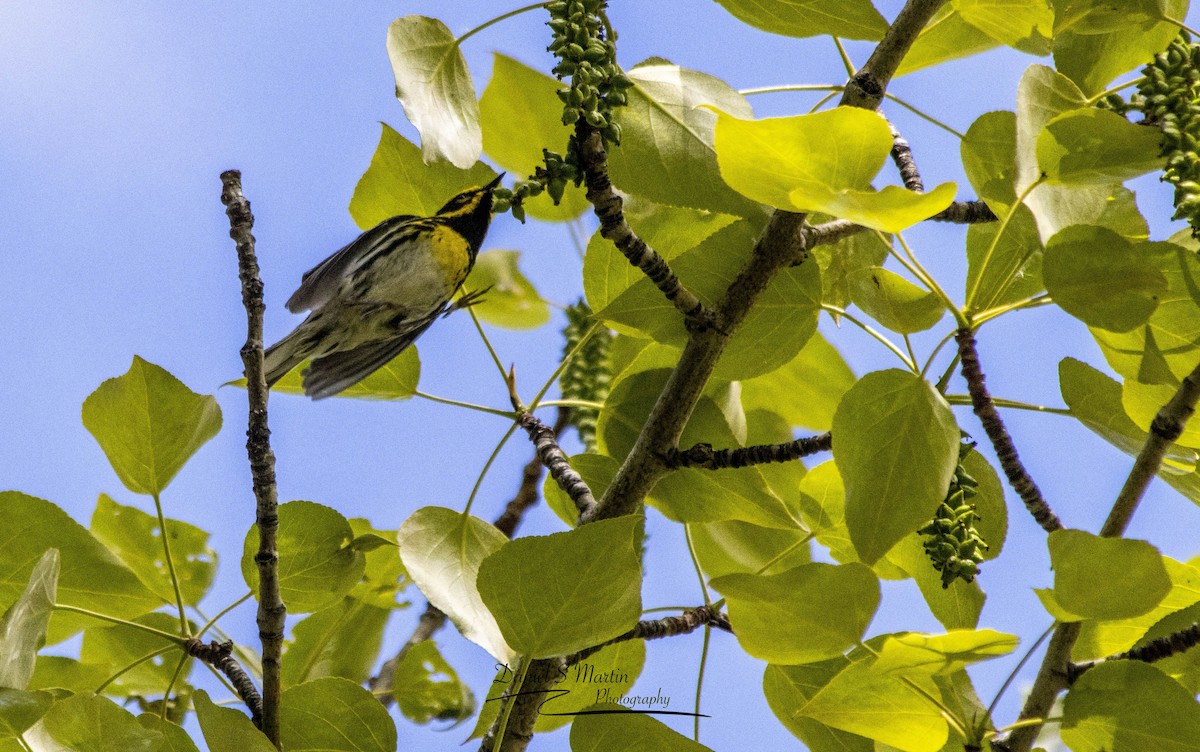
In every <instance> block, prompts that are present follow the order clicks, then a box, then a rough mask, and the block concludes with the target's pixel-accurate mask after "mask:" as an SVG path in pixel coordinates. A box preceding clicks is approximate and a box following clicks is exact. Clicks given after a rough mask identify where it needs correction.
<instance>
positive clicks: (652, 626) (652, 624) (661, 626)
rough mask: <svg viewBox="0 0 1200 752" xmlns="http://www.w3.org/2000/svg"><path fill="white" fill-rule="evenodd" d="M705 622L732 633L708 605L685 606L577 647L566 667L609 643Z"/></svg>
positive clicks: (671, 632)
mask: <svg viewBox="0 0 1200 752" xmlns="http://www.w3.org/2000/svg"><path fill="white" fill-rule="evenodd" d="M705 625H708V626H710V627H714V628H716V629H720V630H722V631H724V632H730V633H732V632H733V627H731V626H730V624H729V618H728V617H727V616H725V614H723V613H721V612H720V611H717V610H715V609H713V608H712V607H711V606H699V607H697V608H692V609H688V610H687V611H684V612H683V613H682V614H680V615H679V616H667V617H664V618H662V619H644V620H642V621H639V622H638V623H637V624H635V625H634V627H633V629H631V630H629V631H628V632H626V633H625V634H622V635H618V636H617V637H614V638H612V639H611V640H609V641H608V642H603V643H600V644H599V645H595V646H593V647H590V648H588V649H586V650H580V651H579V652H578V653H575V654H574V655H570V656H567V666H568V667H570V666H574V665H575V664H576V663H579V662H581V661H585V660H587V659H588V658H590V657H592V656H593V655H595V654H596V653H598V652H600V651H601V650H603V649H604V648H606V647H608V646H609V645H615V644H617V643H618V642H626V641H628V640H658V639H661V638H663V637H674V636H676V635H685V634H691V633H692V632H695V631H696V630H697V629H699V628H700V627H703V626H705Z"/></svg>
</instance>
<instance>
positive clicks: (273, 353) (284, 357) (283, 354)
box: [263, 326, 306, 386]
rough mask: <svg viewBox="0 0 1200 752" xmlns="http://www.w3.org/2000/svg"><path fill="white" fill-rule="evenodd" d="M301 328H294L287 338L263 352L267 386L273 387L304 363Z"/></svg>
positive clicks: (304, 355)
mask: <svg viewBox="0 0 1200 752" xmlns="http://www.w3.org/2000/svg"><path fill="white" fill-rule="evenodd" d="M303 328H304V327H303V326H299V327H296V330H295V331H293V332H292V333H291V334H289V335H288V336H286V337H284V338H283V339H281V340H279V341H278V342H276V343H275V344H273V345H271V346H270V347H268V348H267V349H266V350H264V351H263V373H264V374H265V376H266V381H267V386H273V385H274V384H275V382H277V381H279V380H280V379H282V378H283V377H284V376H285V375H286V374H287V372H288V371H290V370H292V369H293V368H295V367H296V366H298V365H300V364H301V363H303V362H304V358H305V357H306V354H305V352H304V348H302V347H301V344H302V342H303V340H304V336H303V334H302V333H301V332H302V330H303Z"/></svg>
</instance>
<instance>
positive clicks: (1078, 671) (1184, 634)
mask: <svg viewBox="0 0 1200 752" xmlns="http://www.w3.org/2000/svg"><path fill="white" fill-rule="evenodd" d="M1196 645H1200V622H1197V623H1195V624H1193V625H1192V626H1190V627H1188V628H1187V629H1181V630H1179V631H1178V632H1172V633H1171V634H1169V635H1167V636H1165V637H1159V638H1157V639H1154V640H1151V641H1150V642H1147V643H1146V644H1145V645H1143V646H1141V647H1140V648H1131V649H1130V650H1126V651H1125V652H1123V653H1116V654H1115V655H1110V656H1108V657H1107V658H1100V659H1097V660H1094V661H1084V662H1082V663H1072V664H1069V665H1068V666H1067V683H1068V684H1074V683H1075V680H1076V679H1078V678H1079V677H1081V676H1083V674H1084V673H1085V672H1087V671H1088V670H1089V669H1093V668H1095V667H1096V666H1099V665H1100V664H1101V663H1108V662H1109V661H1142V662H1143V663H1154V662H1155V661H1161V660H1163V659H1164V658H1170V657H1171V656H1173V655H1178V654H1179V653H1182V652H1185V651H1187V650H1191V649H1192V648H1194V647H1196Z"/></svg>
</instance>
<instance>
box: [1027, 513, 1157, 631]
mask: <svg viewBox="0 0 1200 752" xmlns="http://www.w3.org/2000/svg"><path fill="white" fill-rule="evenodd" d="M1049 545H1050V563H1051V566H1052V567H1053V568H1054V598H1055V600H1056V601H1057V602H1058V603H1059V604H1060V605H1061V606H1062V607H1063V608H1065V609H1067V610H1068V611H1070V612H1071V613H1074V614H1079V615H1080V616H1081V617H1083V618H1089V619H1124V618H1129V617H1131V616H1139V615H1141V614H1144V613H1146V612H1148V611H1149V610H1150V609H1152V608H1154V607H1155V606H1156V605H1158V603H1159V602H1160V601H1161V600H1162V599H1163V596H1165V595H1166V594H1167V592H1168V591H1170V589H1171V580H1170V577H1168V575H1167V570H1166V568H1165V567H1164V566H1163V559H1162V556H1161V555H1160V554H1159V553H1158V550H1157V549H1155V548H1154V547H1153V546H1151V545H1150V544H1149V543H1146V542H1145V541H1138V540H1129V539H1125V538H1101V537H1099V536H1095V535H1092V534H1090V533H1086V532H1084V531H1082V530H1056V531H1054V532H1053V533H1051V534H1050V540H1049Z"/></svg>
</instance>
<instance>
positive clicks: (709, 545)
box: [688, 520, 809, 577]
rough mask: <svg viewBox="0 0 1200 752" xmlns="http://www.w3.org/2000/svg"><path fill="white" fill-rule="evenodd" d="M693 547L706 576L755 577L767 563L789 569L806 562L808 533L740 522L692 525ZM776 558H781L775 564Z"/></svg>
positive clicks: (796, 529) (807, 557)
mask: <svg viewBox="0 0 1200 752" xmlns="http://www.w3.org/2000/svg"><path fill="white" fill-rule="evenodd" d="M688 532H689V533H690V534H691V537H692V548H693V550H694V551H695V552H696V559H697V560H698V561H699V562H700V567H701V569H703V570H704V573H705V574H707V575H708V576H709V577H721V576H722V575H727V574H735V573H738V574H754V573H756V572H758V571H760V570H761V569H762V568H763V566H765V565H766V564H767V563H768V562H772V561H774V562H775V564H774V567H775V568H780V569H789V568H791V567H794V566H797V565H799V564H807V563H808V562H809V551H808V546H807V545H805V541H806V540H807V538H808V533H806V532H805V531H804V530H802V529H800V528H799V527H797V528H794V529H791V530H784V529H781V528H774V527H761V526H759V525H751V524H750V523H749V522H741V521H739V520H724V521H722V522H694V523H692V524H690V525H688ZM776 556H782V557H783V558H782V559H779V560H778V561H775V557H776Z"/></svg>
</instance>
